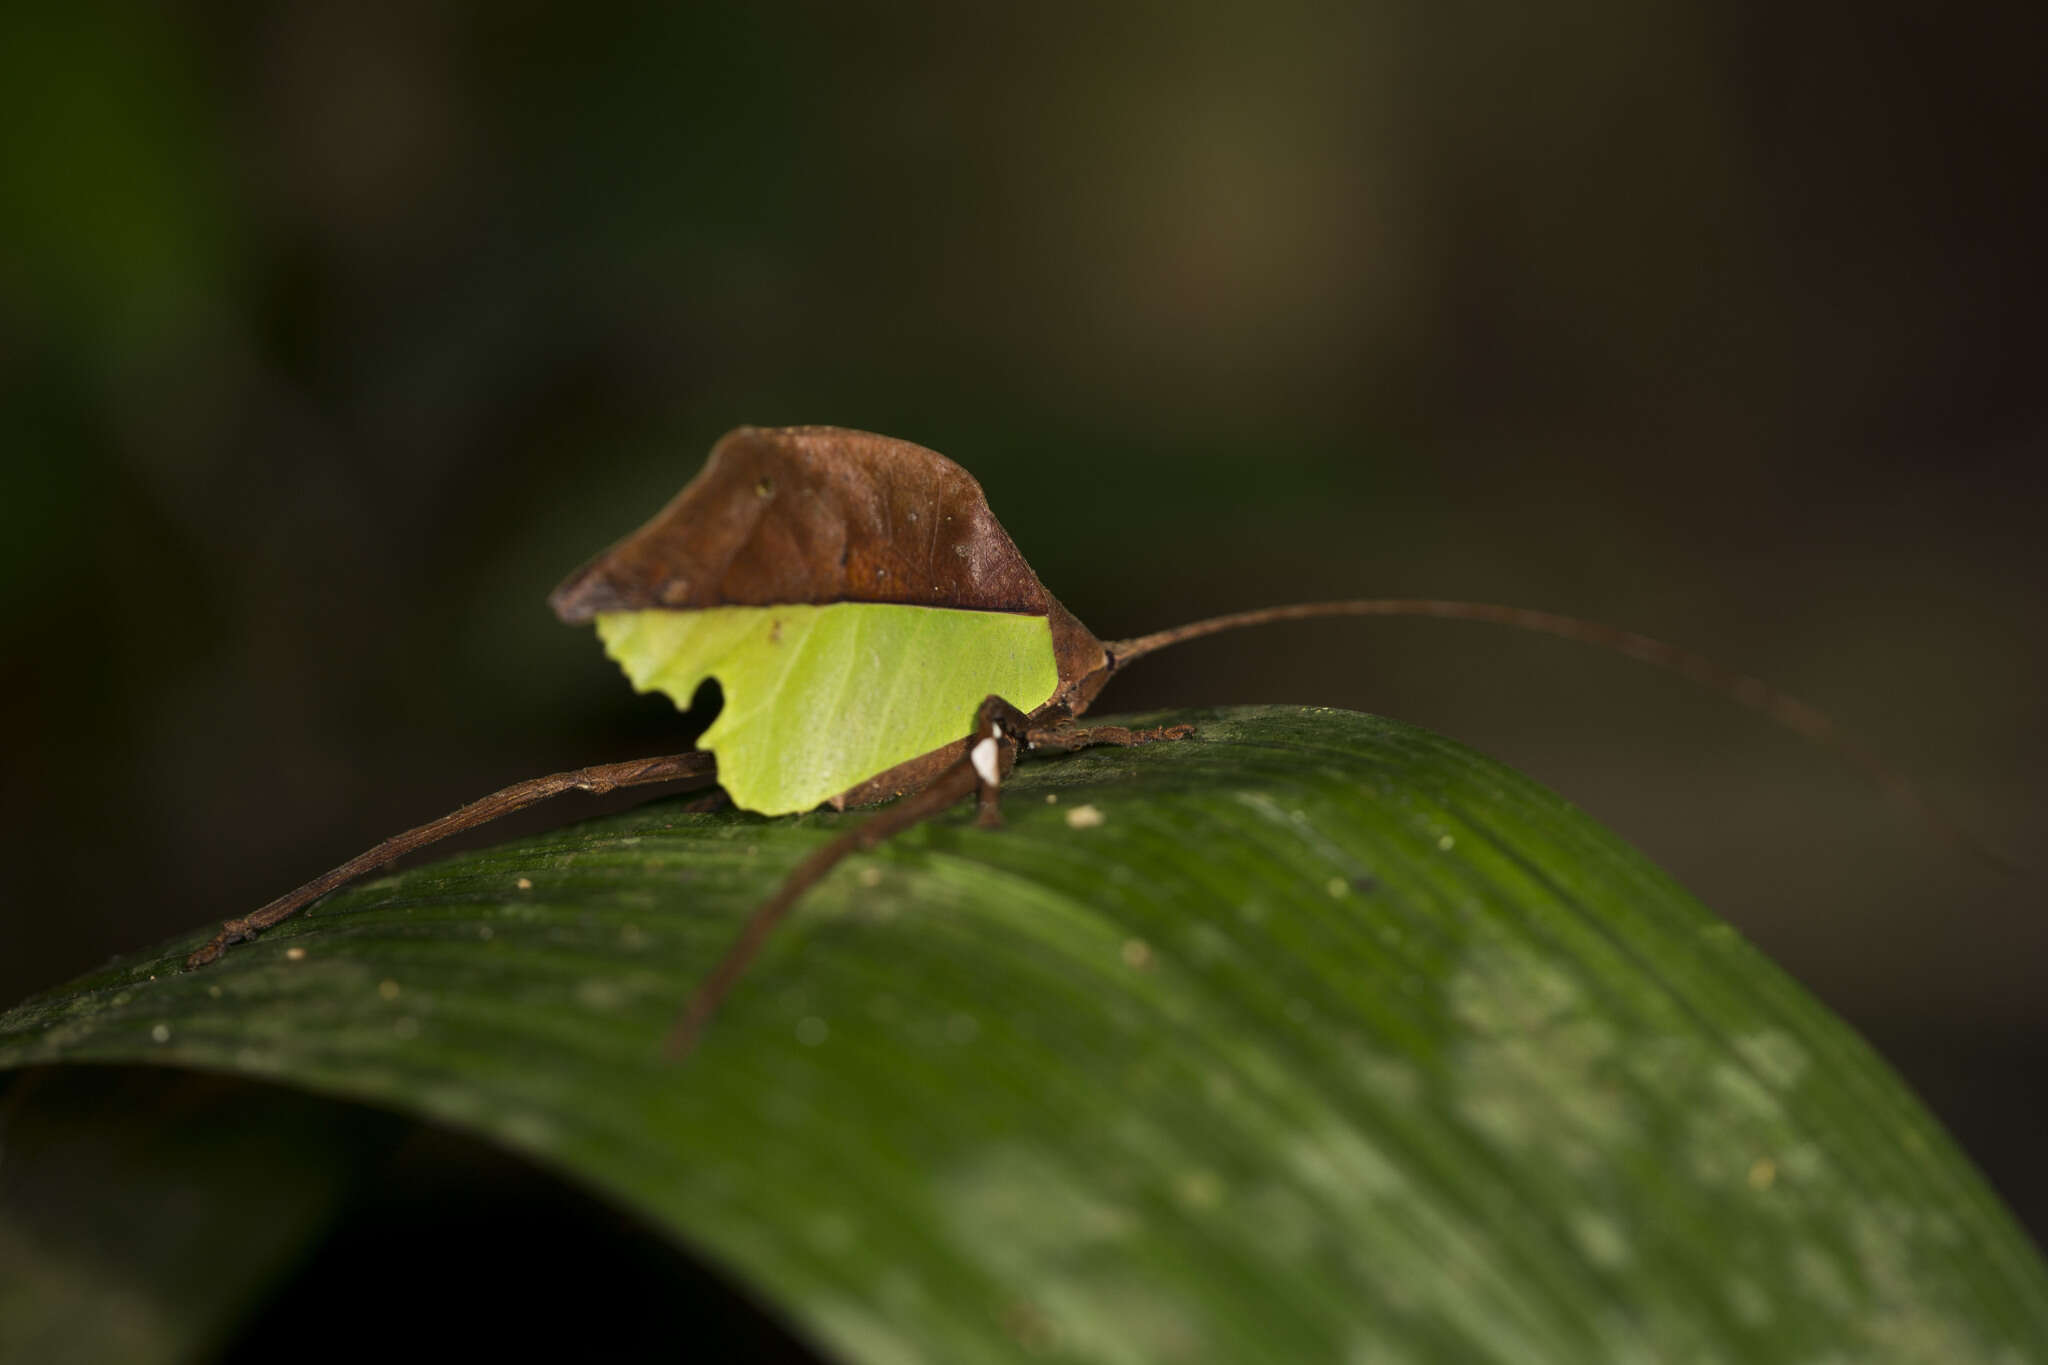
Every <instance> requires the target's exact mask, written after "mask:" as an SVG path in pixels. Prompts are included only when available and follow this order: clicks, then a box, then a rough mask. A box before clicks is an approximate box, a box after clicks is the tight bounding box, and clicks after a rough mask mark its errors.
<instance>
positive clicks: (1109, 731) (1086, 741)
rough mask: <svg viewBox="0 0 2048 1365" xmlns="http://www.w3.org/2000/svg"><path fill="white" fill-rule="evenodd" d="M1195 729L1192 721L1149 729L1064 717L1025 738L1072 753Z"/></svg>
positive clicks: (1177, 735) (1184, 733)
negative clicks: (1074, 721)
mask: <svg viewBox="0 0 2048 1365" xmlns="http://www.w3.org/2000/svg"><path fill="white" fill-rule="evenodd" d="M1194 732H1195V727H1194V726H1192V725H1154V726H1152V727H1150V728H1149V729H1144V730H1133V729H1131V728H1130V727H1129V726H1125V725H1076V724H1074V723H1073V722H1072V721H1065V722H1062V723H1061V724H1058V725H1051V726H1047V727H1046V728H1044V729H1042V730H1034V731H1032V732H1031V734H1030V736H1029V738H1028V739H1027V740H1026V741H1025V743H1026V745H1027V746H1028V747H1029V748H1033V749H1049V750H1051V751H1052V752H1053V753H1056V754H1064V753H1071V752H1073V751H1074V750H1075V749H1089V748H1093V747H1094V746H1095V745H1097V744H1110V745H1115V746H1117V747H1119V748H1127V747H1129V746H1130V745H1133V744H1162V743H1167V742H1170V741H1172V740H1176V739H1186V738H1187V737H1188V736H1189V735H1192V734H1193V733H1194Z"/></svg>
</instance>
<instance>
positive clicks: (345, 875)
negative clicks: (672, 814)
mask: <svg viewBox="0 0 2048 1365" xmlns="http://www.w3.org/2000/svg"><path fill="white" fill-rule="evenodd" d="M716 776H717V765H716V764H715V763H714V762H713V761H712V758H711V755H710V754H707V753H703V752H701V751H692V752H690V753H687V754H669V755H666V756H665V757H662V758H636V759H631V760H628V761H627V762H624V763H599V764H596V765H594V766H592V767H588V768H576V769H574V770H572V771H570V772H566V773H551V774H549V775H548V776H546V777H536V778H533V779H531V780H529V781H526V782H517V783H514V784H513V785H512V786H509V787H507V788H505V789H504V790H503V791H496V792H492V793H491V794H490V795H489V796H486V797H484V798H483V799H482V800H480V801H472V802H470V803H469V804H468V805H466V806H464V807H463V808H462V809H461V810H458V811H455V812H453V813H452V814H448V815H444V816H442V817H441V818H440V819H438V820H432V821H429V822H428V823H426V824H424V825H421V826H419V827H418V828H416V829H409V830H407V831H405V833H403V834H394V835H392V836H391V837H390V838H389V839H386V840H385V841H384V842H383V843H381V844H378V845H377V846H376V847H375V848H372V849H369V850H367V851H366V852H363V853H359V854H357V855H356V856H355V857H353V858H351V859H349V860H348V861H347V862H345V863H343V864H342V865H341V866H340V867H337V868H335V869H334V870H333V871H331V872H327V873H324V874H322V875H321V876H318V877H315V878H314V879H313V880H312V881H310V882H307V883H306V884H305V885H304V886H302V887H300V888H299V889H298V890H296V891H293V892H291V893H289V894H287V895H283V896H279V897H278V898H277V899H276V900H274V901H272V902H271V903H270V904H268V905H266V906H264V907H263V908H262V909H261V910H258V911H257V912H256V913H254V914H253V915H248V916H245V917H244V918H242V919H231V920H227V921H225V922H224V923H223V924H222V925H221V927H220V932H219V933H217V934H215V935H214V936H213V941H212V942H210V943H208V944H207V945H206V946H205V947H203V948H201V949H199V950H198V951H197V952H195V953H193V954H192V955H191V956H190V957H188V958H186V959H185V966H186V968H187V969H190V968H194V967H204V966H206V965H207V964H208V963H209V962H213V961H215V960H216V959H218V958H219V957H220V955H221V954H222V953H224V952H226V951H227V950H228V947H229V946H230V945H231V944H236V943H241V942H243V941H245V940H247V939H252V938H254V937H256V935H258V934H260V933H262V932H263V931H264V930H265V929H268V928H270V927H271V926H272V925H274V924H276V923H278V922H279V921H281V920H285V919H288V918H290V917H291V916H292V915H294V914H296V913H298V911H300V910H301V909H303V908H305V907H306V906H308V905H310V904H312V903H313V902H314V901H316V900H318V899H320V897H322V896H324V895H326V894H327V893H328V892H330V891H333V890H335V889H336V888H337V887H341V886H345V885H347V884H348V883H349V882H352V881H354V880H355V879H356V878H358V877H360V876H362V875H363V874H364V873H366V872H373V871H375V870H376V869H378V868H380V867H382V866H383V865H384V864H386V863H388V862H390V861H391V860H392V859H393V858H398V857H403V856H404V855H405V854H408V853H411V852H413V851H414V850H416V849H422V848H425V847H426V846H427V845H429V844H434V843H439V842H440V841H441V840H443V839H446V838H447V837H448V836H450V835H451V834H460V833H462V831H464V830H466V829H474V828H476V827H477V826H478V825H482V824H488V823H489V822H490V821H492V820H495V819H497V818H498V817H499V816H501V815H510V814H511V813H512V812H513V811H515V810H521V809H524V808H525V807H527V806H531V805H533V804H535V803H536V802H539V801H545V800H547V799H548V798H549V797H551V796H560V795H561V794H562V793H563V792H572V791H585V792H593V793H602V792H608V791H617V790H618V789H620V788H621V787H644V786H647V785H650V784H652V783H656V782H678V781H683V780H687V779H697V780H698V781H699V783H700V785H701V783H703V782H708V781H711V780H713V779H714V778H715V777H716Z"/></svg>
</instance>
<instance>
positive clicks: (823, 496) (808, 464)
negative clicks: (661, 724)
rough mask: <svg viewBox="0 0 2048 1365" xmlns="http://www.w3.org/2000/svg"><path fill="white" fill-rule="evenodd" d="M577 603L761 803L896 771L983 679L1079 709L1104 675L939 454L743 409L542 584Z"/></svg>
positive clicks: (993, 690) (873, 795) (623, 660)
mask: <svg viewBox="0 0 2048 1365" xmlns="http://www.w3.org/2000/svg"><path fill="white" fill-rule="evenodd" d="M550 601H551V602H552V604H553V606H554V608H555V612H556V614H557V615H559V616H560V617H561V618H562V619H563V620H564V621H567V622H569V623H571V624H581V623H584V622H590V621H595V622H596V623H597V626H598V633H599V635H600V636H601V637H602V638H603V640H604V643H605V648H606V651H607V652H608V653H609V654H610V655H611V656H612V657H613V658H614V659H616V660H617V661H618V662H619V664H620V665H621V666H622V667H623V668H624V669H625V670H626V673H627V676H628V677H630V678H631V679H632V681H633V685H634V686H635V687H636V688H638V689H640V690H641V691H651V690H657V689H658V690H660V691H663V692H665V693H667V694H668V695H669V697H670V698H672V699H673V700H674V701H675V703H676V704H677V705H678V706H683V707H687V706H689V705H690V700H691V697H692V695H693V694H694V693H695V691H696V688H697V687H698V685H699V684H700V683H702V682H703V681H704V680H705V679H706V678H717V679H718V681H719V684H720V685H721V687H722V688H723V689H724V692H725V709H724V711H723V712H722V713H721V714H720V716H719V718H718V720H717V722H716V723H714V724H713V725H712V727H711V728H710V729H709V730H708V731H706V732H705V734H704V736H703V739H702V741H701V743H702V745H703V747H704V748H705V749H706V750H709V751H710V752H711V753H713V754H715V755H716V756H717V758H718V775H719V782H720V784H721V785H722V786H724V788H725V789H726V794H727V795H729V796H730V797H732V799H733V801H734V803H735V804H737V805H739V806H740V807H742V808H744V809H747V810H752V811H758V812H760V813H762V814H768V815H779V814H784V813H787V812H789V811H796V810H806V809H809V808H810V807H812V806H815V805H818V804H819V803H821V802H824V801H831V802H833V803H834V804H840V805H843V804H848V803H855V802H860V801H865V800H876V799H881V798H884V797H888V796H893V795H896V794H898V793H900V792H904V791H909V790H913V789H915V788H917V787H919V786H922V785H923V784H924V783H925V782H926V781H928V780H929V779H930V778H931V777H932V776H934V775H936V773H937V772H938V771H939V770H940V769H942V768H943V767H945V766H946V764H948V763H950V762H952V761H954V760H955V759H956V758H957V757H958V756H959V754H960V753H961V752H962V751H963V746H964V741H965V738H966V736H967V734H968V733H969V731H970V730H971V729H972V727H973V723H974V713H975V708H976V707H978V706H979V705H980V704H981V701H982V699H983V698H985V697H988V696H991V695H994V696H1000V697H1002V698H1003V699H1004V700H1006V701H1008V702H1009V703H1010V704H1011V705H1013V706H1015V707H1017V708H1018V709H1019V710H1021V711H1025V712H1031V713H1037V714H1047V713H1054V712H1056V713H1058V714H1061V715H1077V714H1079V713H1080V712H1081V711H1082V710H1084V709H1085V708H1086V707H1087V705H1088V703H1089V702H1090V701H1092V700H1093V699H1094V696H1095V693H1096V692H1097V691H1098V690H1100V688H1101V686H1102V684H1103V683H1104V682H1106V681H1107V680H1108V677H1109V658H1108V655H1107V654H1106V653H1105V651H1104V649H1103V646H1102V643H1101V641H1099V640H1097V639H1096V638H1095V636H1094V635H1092V634H1091V633H1089V631H1088V628H1087V627H1086V626H1083V625H1082V624H1081V623H1080V622H1079V621H1078V620H1076V619H1075V618H1074V616H1073V614H1072V613H1070V612H1069V611H1067V609H1066V608H1065V607H1062V606H1061V605H1060V604H1059V602H1058V601H1057V600H1056V599H1055V598H1054V597H1053V596H1052V594H1051V593H1049V592H1047V591H1046V590H1045V586H1044V585H1043V584H1042V583H1040V582H1039V581H1038V576H1037V575H1036V574H1034V573H1033V572H1032V571H1031V566H1030V565H1028V564H1026V563H1025V562H1024V557H1023V556H1022V555H1020V554H1019V553H1018V552H1017V547H1016V546H1015V545H1014V544H1013V543H1012V542H1011V540H1010V537H1009V536H1008V535H1007V534H1006V533H1005V532H1004V531H1003V528H1002V526H1001V525H1000V524H999V523H998V522H997V521H996V519H995V515H994V514H993V513H992V512H990V510H989V507H988V500H987V498H986V497H985V496H983V494H982V491H981V486H980V485H979V484H977V483H976V482H975V481H974V478H973V476H972V475H970V474H968V473H967V471H966V470H964V469H962V468H960V466H958V465H956V464H954V463H953V462H952V461H951V460H948V459H947V458H945V457H944V456H943V455H940V454H938V453H936V452H935V451H931V450H927V449H925V448H924V447H922V446H918V445H912V444H911V443H910V442H908V441H898V440H894V439H892V438H890V437H886V436H876V435H872V434H870V433H867V432H858V431H846V430H843V429H841V428H837V427H784V428H776V429H768V428H759V427H742V428H740V429H739V430H737V431H735V432H732V433H731V434H730V435H728V436H726V437H725V439H723V440H721V441H720V442H719V443H718V445H717V447H716V448H715V449H713V451H712V452H711V458H710V460H709V461H708V462H707V463H706V464H705V466H704V469H703V471H702V472H701V473H699V474H698V475H697V477H696V478H695V479H693V480H691V481H690V483H689V485H688V486H687V487H685V488H684V489H683V491H682V492H681V493H679V494H677V495H676V497H675V500H674V501H672V502H671V503H669V505H668V506H667V507H665V508H663V509H662V511H661V512H660V513H659V514H658V515H657V516H656V517H655V518H654V519H653V520H652V521H650V522H648V523H647V524H646V525H645V526H643V527H641V528H640V529H639V530H638V531H636V532H634V533H633V534H632V535H631V536H628V537H627V538H626V539H625V540H623V541H621V542H619V543H618V544H617V545H615V546H613V547H612V548H611V549H610V550H608V551H606V552H605V553H604V554H602V555H600V556H599V557H598V558H597V559H595V560H593V561H591V562H590V563H589V564H588V565H586V566H585V567H584V568H583V569H581V570H580V571H578V572H577V573H576V574H574V575H573V576H571V577H570V579H569V580H568V581H567V582H565V583H564V584H562V586H561V587H560V588H557V589H556V590H555V593H554V596H553V597H552V598H551V599H550Z"/></svg>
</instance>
